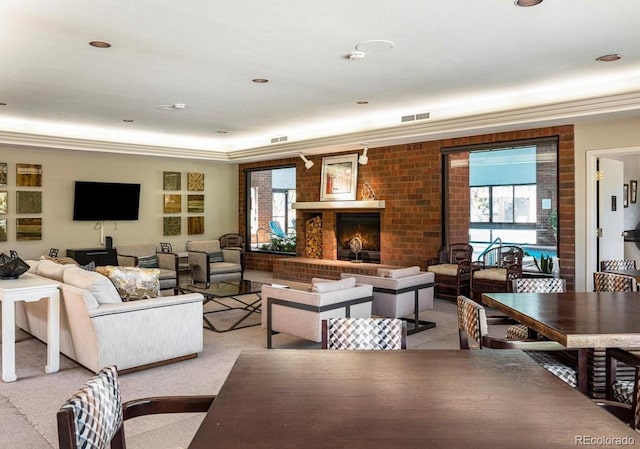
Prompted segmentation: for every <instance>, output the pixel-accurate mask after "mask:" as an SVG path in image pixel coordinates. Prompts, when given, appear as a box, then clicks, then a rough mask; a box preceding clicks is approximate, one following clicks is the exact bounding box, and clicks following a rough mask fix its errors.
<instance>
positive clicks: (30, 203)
mask: <svg viewBox="0 0 640 449" xmlns="http://www.w3.org/2000/svg"><path fill="white" fill-rule="evenodd" d="M16 213H18V214H40V213H42V192H33V191H22V190H18V191H16Z"/></svg>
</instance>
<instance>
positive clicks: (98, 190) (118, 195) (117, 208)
mask: <svg viewBox="0 0 640 449" xmlns="http://www.w3.org/2000/svg"><path fill="white" fill-rule="evenodd" d="M139 208H140V184H125V183H118V182H94V181H76V184H75V193H74V199H73V219H74V220H76V221H104V220H113V221H124V220H137V219H138V210H139Z"/></svg>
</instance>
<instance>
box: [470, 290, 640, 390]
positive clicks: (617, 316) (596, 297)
mask: <svg viewBox="0 0 640 449" xmlns="http://www.w3.org/2000/svg"><path fill="white" fill-rule="evenodd" d="M482 303H483V304H485V305H487V306H489V307H492V308H494V309H496V310H498V311H500V312H502V313H504V314H505V315H508V316H509V317H511V318H513V319H515V320H516V321H518V322H520V323H522V324H524V325H525V326H527V327H529V328H530V329H532V330H534V331H536V332H537V333H539V334H541V335H544V336H545V337H547V338H549V339H550V340H554V341H557V342H559V343H561V344H562V345H564V346H566V347H567V348H568V349H577V350H578V389H579V390H580V391H582V392H583V393H585V394H586V393H588V382H589V380H588V373H587V370H588V360H587V359H588V352H587V349H589V348H618V347H622V348H634V347H635V348H640V292H637V291H636V292H566V293H485V294H483V295H482Z"/></svg>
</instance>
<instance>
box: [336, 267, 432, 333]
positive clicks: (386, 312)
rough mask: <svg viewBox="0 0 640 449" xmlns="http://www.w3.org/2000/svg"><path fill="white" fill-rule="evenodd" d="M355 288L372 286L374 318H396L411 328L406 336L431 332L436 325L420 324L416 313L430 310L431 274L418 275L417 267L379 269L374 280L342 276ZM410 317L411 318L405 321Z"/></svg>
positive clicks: (355, 275) (356, 275)
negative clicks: (356, 284) (429, 330)
mask: <svg viewBox="0 0 640 449" xmlns="http://www.w3.org/2000/svg"><path fill="white" fill-rule="evenodd" d="M341 276H342V277H354V278H355V279H356V282H358V283H359V284H370V285H371V286H373V311H372V313H373V314H374V315H379V316H384V317H387V318H400V319H403V320H405V321H407V322H408V324H409V325H411V324H413V327H410V328H409V330H408V333H409V334H414V333H416V332H420V331H424V330H427V329H431V328H433V327H435V326H436V323H434V322H431V321H424V320H420V317H419V314H420V312H424V311H425V310H431V309H433V290H434V277H435V275H434V273H431V272H425V271H420V267H418V266H415V267H408V268H399V269H385V268H379V269H378V273H377V276H369V275H361V274H346V273H343V274H342V275H341ZM408 315H413V318H407V316H408Z"/></svg>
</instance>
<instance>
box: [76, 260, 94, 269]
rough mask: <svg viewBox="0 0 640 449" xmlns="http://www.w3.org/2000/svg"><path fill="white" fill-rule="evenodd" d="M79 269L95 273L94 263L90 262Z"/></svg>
mask: <svg viewBox="0 0 640 449" xmlns="http://www.w3.org/2000/svg"><path fill="white" fill-rule="evenodd" d="M80 268H82V269H83V270H87V271H96V263H95V262H94V261H93V260H92V261H91V262H89V263H88V264H86V265H80Z"/></svg>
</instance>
